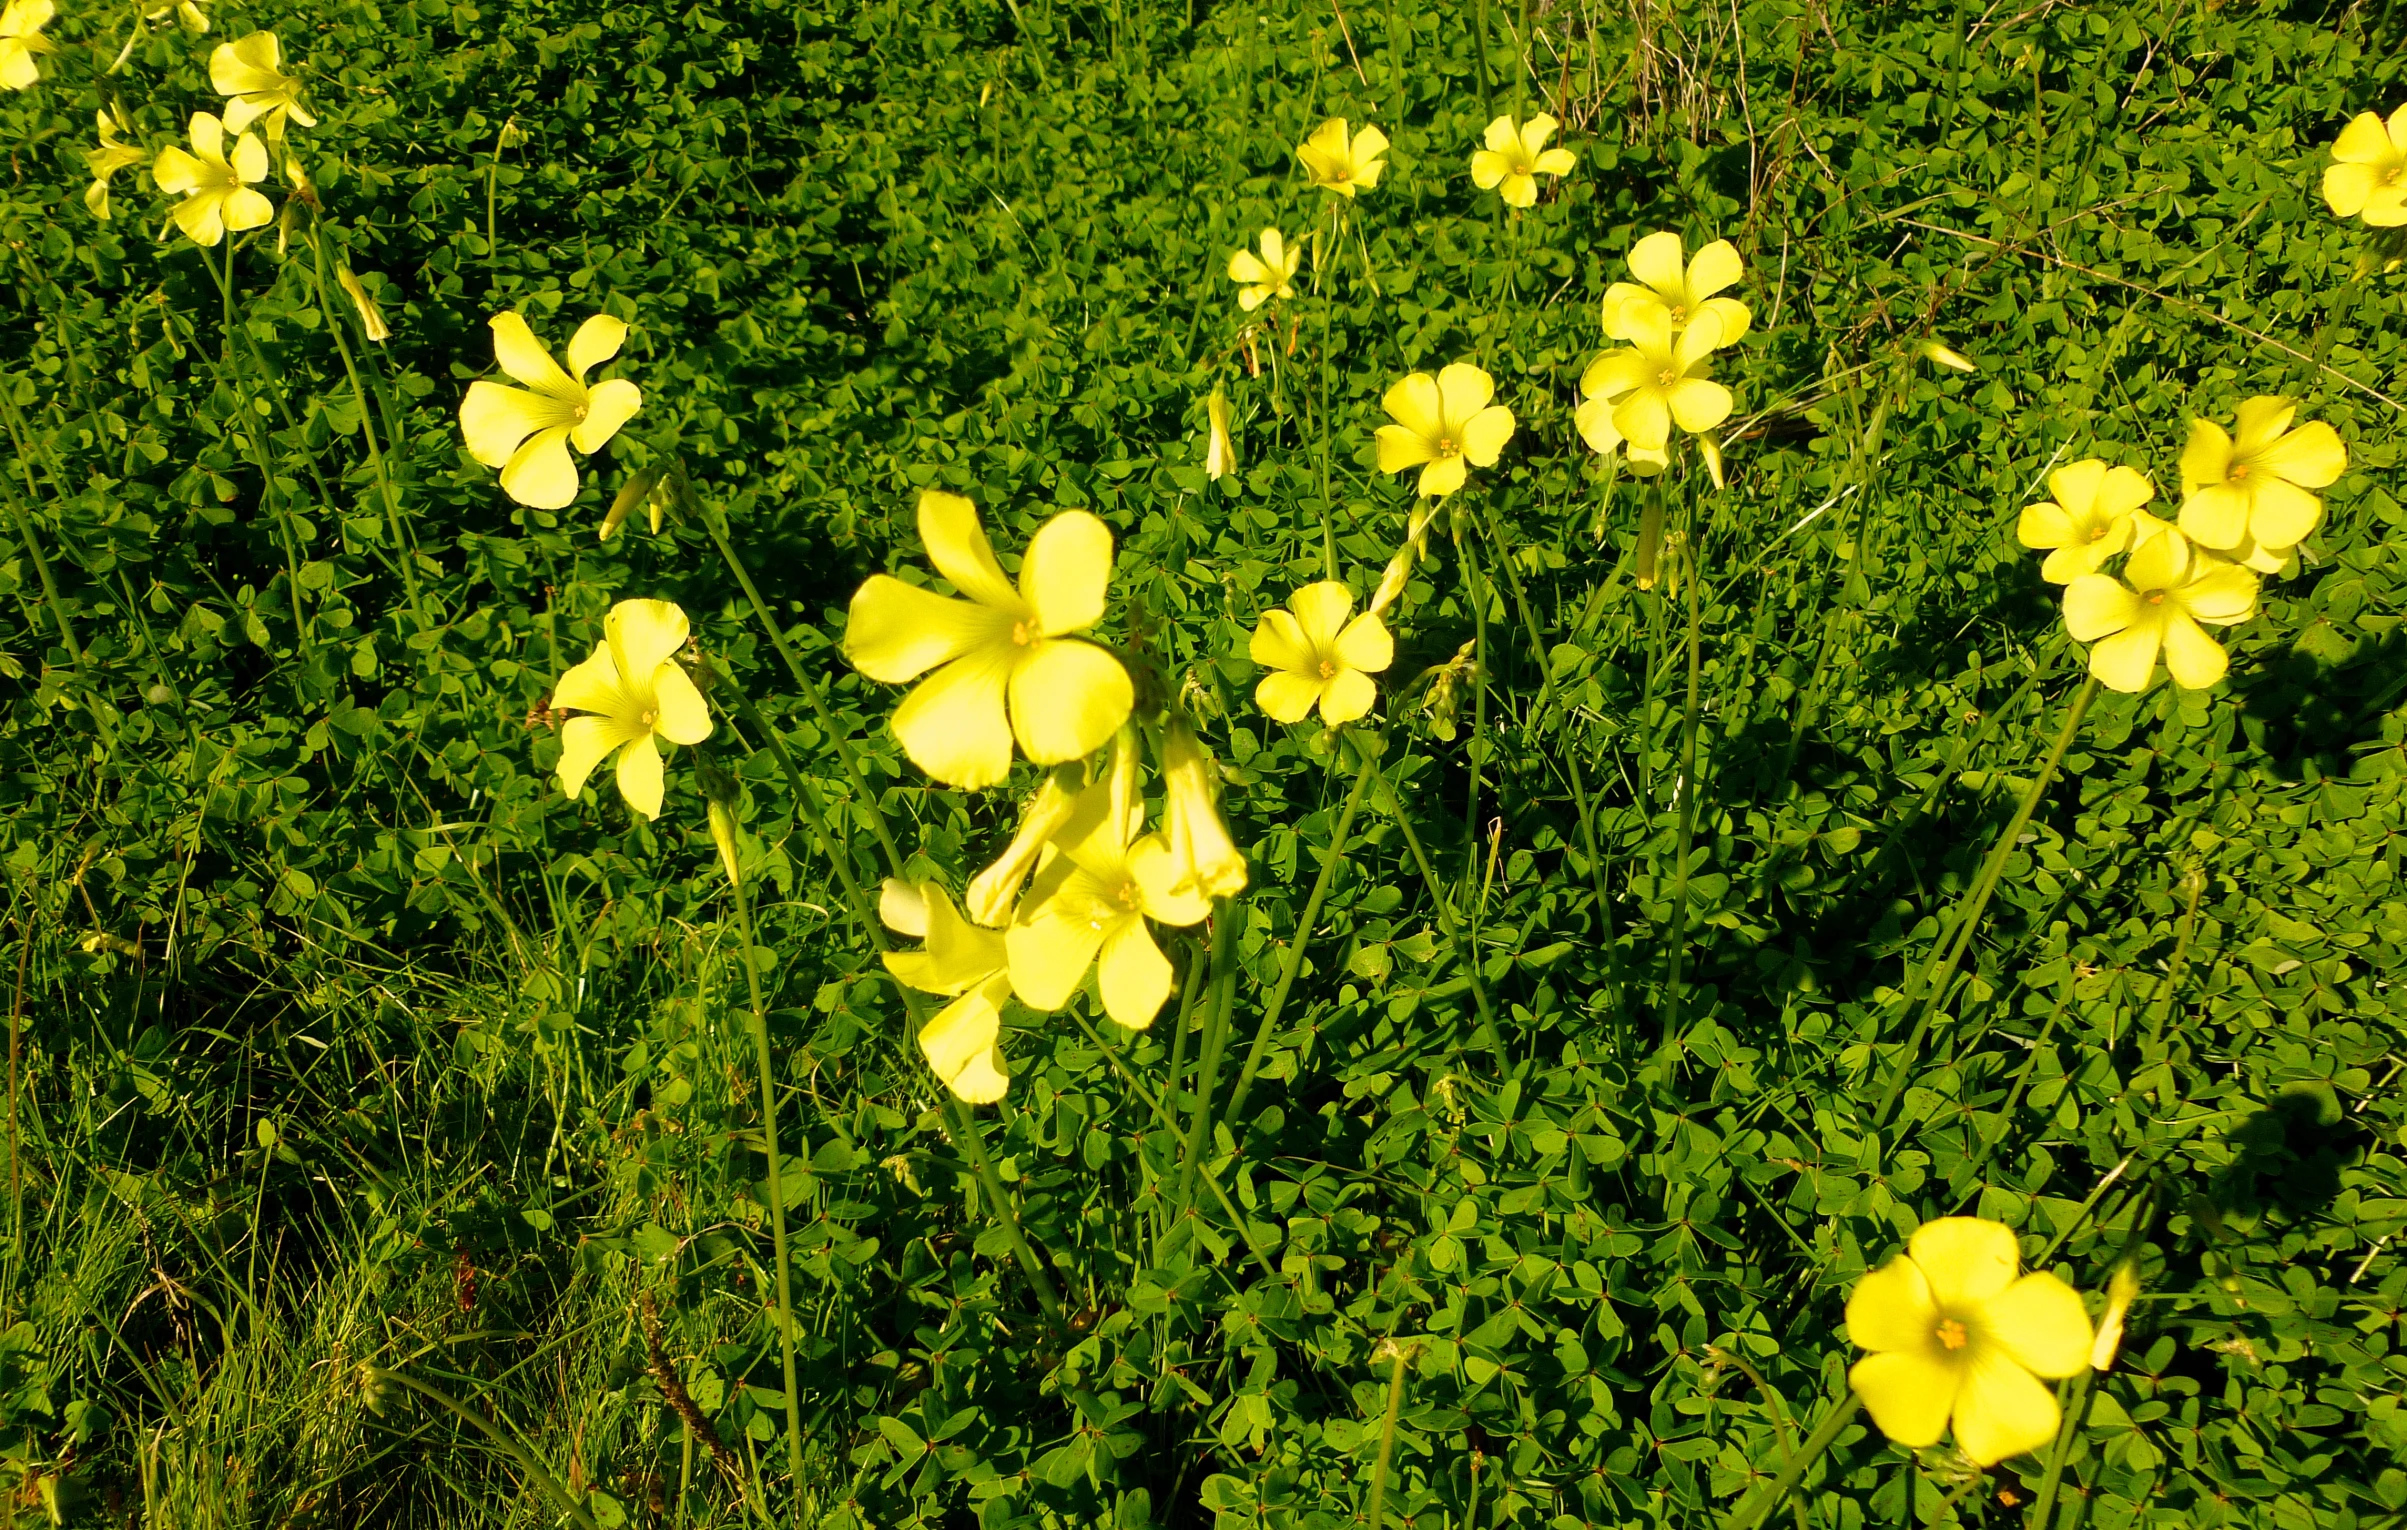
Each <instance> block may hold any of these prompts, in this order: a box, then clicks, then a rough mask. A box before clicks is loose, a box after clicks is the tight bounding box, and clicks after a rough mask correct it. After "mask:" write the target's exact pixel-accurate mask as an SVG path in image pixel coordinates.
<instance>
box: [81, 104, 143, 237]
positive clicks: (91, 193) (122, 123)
mask: <svg viewBox="0 0 2407 1530" xmlns="http://www.w3.org/2000/svg"><path fill="white" fill-rule="evenodd" d="M92 121H93V126H94V127H95V128H97V129H98V130H99V132H100V147H99V148H97V149H86V150H84V165H85V166H86V168H88V169H89V170H91V172H92V184H91V185H90V186H87V187H86V188H84V206H85V207H87V208H89V209H90V210H91V213H92V216H93V217H95V218H98V219H99V220H100V221H101V222H103V223H106V222H108V221H109V177H110V176H112V175H115V174H116V173H117V172H118V171H120V170H127V169H131V168H132V167H134V166H135V165H138V164H140V163H142V162H143V161H144V160H146V159H148V158H150V155H149V154H148V153H147V152H145V151H144V150H143V149H142V148H141V147H140V146H138V145H135V144H130V143H125V142H122V141H121V140H120V139H119V138H118V137H117V135H118V134H119V133H126V132H131V131H132V128H131V126H130V125H129V124H128V123H127V122H126V120H125V118H124V117H122V116H120V115H118V113H117V111H116V109H115V108H113V107H105V106H104V107H102V108H101V109H100V110H99V111H97V112H94V113H93V114H92Z"/></svg>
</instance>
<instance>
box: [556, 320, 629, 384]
mask: <svg viewBox="0 0 2407 1530" xmlns="http://www.w3.org/2000/svg"><path fill="white" fill-rule="evenodd" d="M626 341H627V326H626V324H625V322H624V321H622V320H619V319H616V318H613V317H612V316H610V315H609V314H606V313H597V314H595V315H594V316H593V317H592V318H590V319H587V320H586V321H585V322H584V323H582V324H580V325H578V326H577V332H576V333H575V334H573V335H571V336H569V339H568V370H569V373H570V375H572V376H573V377H575V378H576V379H577V380H578V381H579V382H582V381H584V380H585V374H586V373H587V372H590V371H592V370H593V369H594V368H595V367H597V366H599V365H601V364H602V363H603V362H605V361H608V360H609V359H610V358H611V357H613V356H615V355H617V354H618V348H619V347H620V346H621V345H624V344H625V343H626Z"/></svg>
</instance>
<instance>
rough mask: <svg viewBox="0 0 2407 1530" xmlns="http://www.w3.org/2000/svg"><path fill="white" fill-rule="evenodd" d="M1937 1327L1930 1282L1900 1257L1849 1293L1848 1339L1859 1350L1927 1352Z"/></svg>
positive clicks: (1912, 1264) (1862, 1280)
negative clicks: (1925, 1350) (1853, 1342)
mask: <svg viewBox="0 0 2407 1530" xmlns="http://www.w3.org/2000/svg"><path fill="white" fill-rule="evenodd" d="M1938 1328H1939V1307H1938V1304H1937V1303H1936V1302H1934V1301H1933V1300H1932V1298H1931V1283H1930V1281H1929V1280H1927V1279H1926V1278H1924V1276H1923V1273H1922V1269H1921V1267H1920V1266H1919V1265H1917V1264H1915V1263H1914V1261H1913V1260H1911V1259H1908V1258H1906V1257H1905V1256H1904V1255H1902V1254H1900V1255H1898V1256H1897V1257H1895V1258H1893V1259H1891V1260H1890V1261H1889V1262H1888V1263H1887V1264H1884V1265H1882V1266H1881V1267H1880V1268H1879V1269H1877V1270H1873V1271H1871V1272H1870V1273H1868V1274H1866V1275H1865V1276H1864V1278H1863V1279H1861V1280H1859V1281H1857V1282H1856V1283H1855V1289H1854V1290H1853V1291H1851V1292H1849V1293H1848V1296H1847V1336H1848V1337H1849V1338H1850V1339H1852V1340H1854V1341H1855V1343H1856V1346H1857V1347H1858V1348H1860V1349H1870V1350H1890V1349H1896V1350H1924V1349H1928V1348H1930V1346H1931V1343H1932V1338H1933V1335H1935V1334H1936V1333H1937V1332H1938Z"/></svg>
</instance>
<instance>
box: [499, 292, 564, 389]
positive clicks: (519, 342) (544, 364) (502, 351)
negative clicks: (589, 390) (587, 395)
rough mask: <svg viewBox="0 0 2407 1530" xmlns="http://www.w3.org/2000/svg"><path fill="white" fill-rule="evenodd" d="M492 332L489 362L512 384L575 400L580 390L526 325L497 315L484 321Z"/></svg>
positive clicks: (513, 315) (513, 317)
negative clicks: (516, 383) (504, 374)
mask: <svg viewBox="0 0 2407 1530" xmlns="http://www.w3.org/2000/svg"><path fill="white" fill-rule="evenodd" d="M486 324H487V326H488V327H489V328H490V329H492V331H493V359H494V360H495V361H497V362H499V363H500V364H501V369H502V371H503V372H505V373H507V374H508V375H509V377H510V378H511V380H512V381H514V382H519V383H523V384H525V385H526V386H527V387H530V388H533V389H534V390H535V391H537V392H538V393H548V394H550V395H551V396H552V397H554V398H565V399H571V400H574V399H577V398H579V397H581V395H582V393H583V390H582V389H580V388H579V387H578V386H577V385H576V384H575V383H574V382H573V381H571V380H570V378H569V375H568V374H567V373H566V372H563V371H561V370H560V364H559V363H558V362H556V361H554V360H552V353H551V352H549V351H547V350H545V349H544V348H543V342H542V341H540V340H538V339H536V338H535V332H534V331H533V330H531V329H529V328H527V321H526V320H525V319H524V318H523V317H521V316H520V315H518V314H516V313H497V314H495V315H494V316H493V317H492V318H491V319H488V320H487V321H486Z"/></svg>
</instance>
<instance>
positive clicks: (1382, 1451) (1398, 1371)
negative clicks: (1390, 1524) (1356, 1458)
mask: <svg viewBox="0 0 2407 1530" xmlns="http://www.w3.org/2000/svg"><path fill="white" fill-rule="evenodd" d="M1387 1348H1388V1352H1389V1356H1390V1358H1391V1360H1392V1362H1393V1364H1392V1365H1391V1367H1390V1369H1389V1370H1388V1373H1387V1411H1386V1413H1385V1415H1384V1416H1383V1417H1381V1419H1380V1420H1379V1455H1378V1457H1377V1459H1375V1460H1374V1461H1373V1462H1372V1463H1371V1494H1370V1501H1369V1510H1370V1525H1371V1530H1379V1527H1380V1526H1382V1525H1384V1524H1386V1523H1387V1469H1388V1467H1389V1466H1390V1465H1392V1464H1393V1463H1394V1461H1395V1458H1396V1420H1397V1418H1398V1417H1399V1416H1401V1415H1402V1413H1403V1412H1404V1377H1405V1374H1406V1372H1407V1371H1408V1370H1409V1369H1410V1361H1411V1358H1412V1357H1411V1356H1409V1355H1408V1354H1406V1353H1405V1351H1404V1346H1403V1345H1401V1344H1398V1343H1396V1342H1395V1341H1394V1340H1393V1339H1391V1340H1389V1341H1388V1344H1387Z"/></svg>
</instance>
